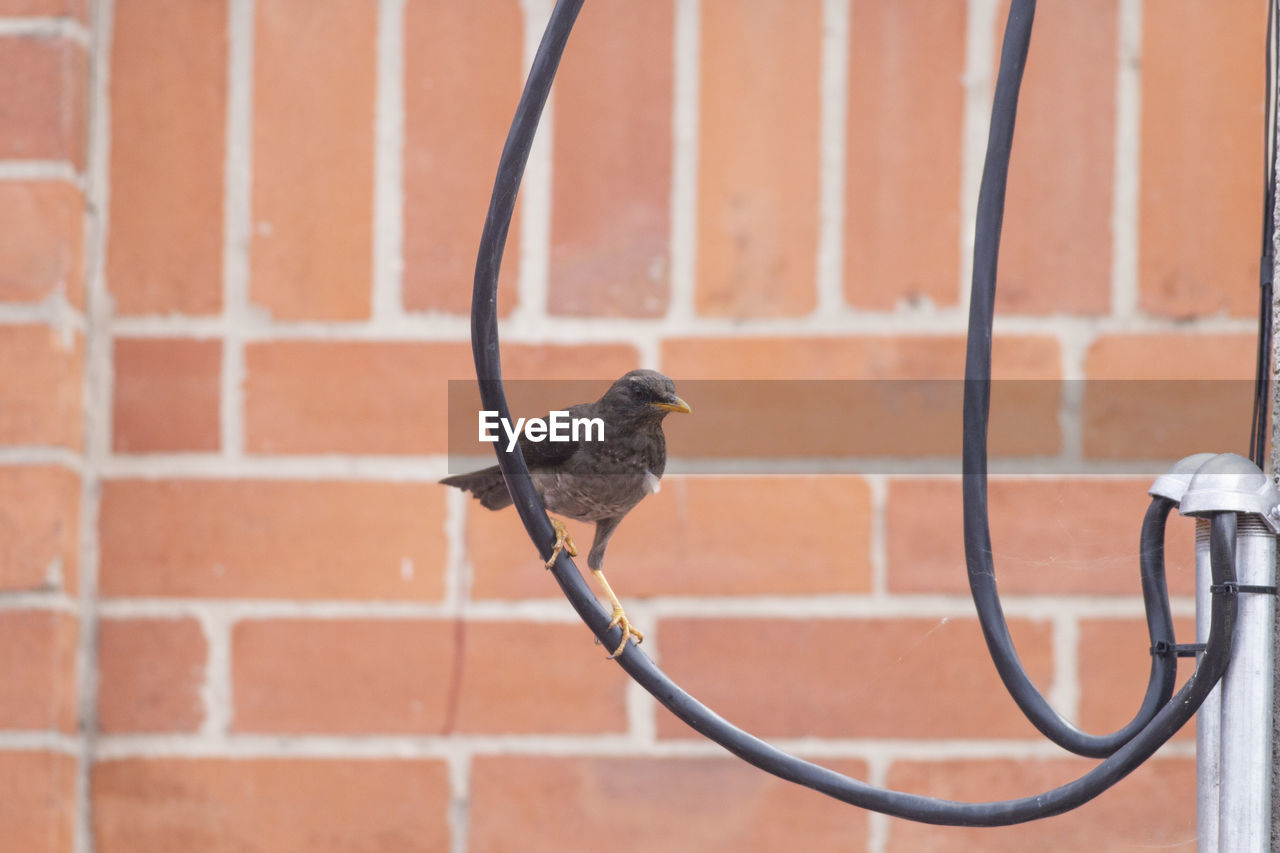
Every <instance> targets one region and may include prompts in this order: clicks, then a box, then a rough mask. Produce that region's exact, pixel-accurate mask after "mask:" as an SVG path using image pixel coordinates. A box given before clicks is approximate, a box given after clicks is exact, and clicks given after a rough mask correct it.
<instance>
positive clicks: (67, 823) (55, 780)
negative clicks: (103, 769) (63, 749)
mask: <svg viewBox="0 0 1280 853" xmlns="http://www.w3.org/2000/svg"><path fill="white" fill-rule="evenodd" d="M75 823H76V759H75V758H74V757H73V756H70V755H59V754H57V753H52V752H35V751H32V752H0V837H3V838H4V840H5V844H6V845H7V846H10V847H11V849H13V850H24V851H28V850H29V851H32V853H71V850H72V845H73V843H74V840H73V839H74V837H75Z"/></svg>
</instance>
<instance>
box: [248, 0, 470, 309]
mask: <svg viewBox="0 0 1280 853" xmlns="http://www.w3.org/2000/svg"><path fill="white" fill-rule="evenodd" d="M377 16H378V7H377V4H373V3H368V2H366V0H333V2H327V3H324V4H321V5H317V4H315V3H313V2H311V0H262V2H260V3H258V4H257V17H256V22H255V30H254V104H253V106H254V111H253V169H254V183H253V222H254V225H253V247H252V257H253V261H252V266H253V269H252V274H253V279H252V283H251V285H250V291H251V296H252V300H253V302H254V303H256V304H258V305H261V306H263V307H265V308H266V309H267V310H268V311H270V312H271V314H272V315H273V316H275V317H276V318H278V319H284V320H299V319H313V320H354V319H360V318H363V317H367V316H369V304H370V284H371V280H372V274H373V134H374V127H373V124H374V101H375V97H374V89H375V76H376V68H377V62H376V59H375V56H374V53H375V48H376V43H377ZM336 57H341V61H340V62H337V61H334V60H335V58H336ZM479 215H480V212H477V216H479Z"/></svg>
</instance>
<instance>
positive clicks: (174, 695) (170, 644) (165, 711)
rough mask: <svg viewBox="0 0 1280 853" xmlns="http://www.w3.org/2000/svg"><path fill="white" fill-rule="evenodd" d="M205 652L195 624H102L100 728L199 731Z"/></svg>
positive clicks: (146, 621) (111, 621)
mask: <svg viewBox="0 0 1280 853" xmlns="http://www.w3.org/2000/svg"><path fill="white" fill-rule="evenodd" d="M207 651H208V650H207V643H206V642H205V637H204V631H202V630H201V628H200V624H199V623H198V622H196V620H194V619H104V620H103V621H102V622H101V623H100V624H99V626H98V678H99V687H98V724H99V727H100V728H101V729H102V731H104V732H113V733H114V732H193V731H196V730H198V729H199V728H200V723H201V722H202V721H203V720H204V702H203V700H202V699H201V697H200V688H201V686H202V685H203V683H204V666H205V657H206V654H207Z"/></svg>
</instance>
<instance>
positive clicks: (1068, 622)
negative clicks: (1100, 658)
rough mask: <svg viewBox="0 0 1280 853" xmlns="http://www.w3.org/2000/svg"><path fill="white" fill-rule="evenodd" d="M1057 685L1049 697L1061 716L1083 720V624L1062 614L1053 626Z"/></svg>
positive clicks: (1052, 685) (1054, 684)
mask: <svg viewBox="0 0 1280 853" xmlns="http://www.w3.org/2000/svg"><path fill="white" fill-rule="evenodd" d="M1050 626H1051V627H1050V633H1051V637H1052V639H1051V642H1052V644H1053V681H1052V683H1051V684H1050V687H1049V690H1048V695H1047V696H1046V697H1045V698H1046V699H1048V700H1049V704H1050V705H1051V706H1053V708H1054V710H1056V711H1057V712H1058V713H1059V714H1060V715H1062V716H1063V717H1064V718H1066V719H1067V720H1070V721H1072V722H1077V721H1079V719H1080V624H1079V622H1077V621H1076V617H1075V616H1074V615H1070V614H1066V613H1060V614H1058V615H1057V616H1055V617H1054V618H1053V620H1052V621H1051V623H1050Z"/></svg>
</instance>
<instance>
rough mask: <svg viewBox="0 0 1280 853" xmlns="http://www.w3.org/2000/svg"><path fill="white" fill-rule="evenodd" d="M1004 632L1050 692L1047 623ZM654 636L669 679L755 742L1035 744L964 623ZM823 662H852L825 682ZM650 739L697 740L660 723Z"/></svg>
mask: <svg viewBox="0 0 1280 853" xmlns="http://www.w3.org/2000/svg"><path fill="white" fill-rule="evenodd" d="M1009 627H1010V631H1011V632H1012V634H1013V637H1014V641H1015V644H1016V645H1017V648H1018V654H1019V655H1020V656H1021V658H1022V663H1023V665H1024V666H1025V667H1026V669H1027V672H1028V673H1029V674H1030V675H1031V678H1032V679H1033V680H1034V681H1035V682H1036V683H1037V684H1040V685H1047V684H1048V683H1049V680H1050V675H1051V669H1052V664H1051V658H1052V654H1051V649H1050V638H1049V627H1048V625H1046V624H1043V623H1040V622H1029V621H1026V620H1018V619H1012V620H1010V622H1009ZM660 633H661V642H662V666H663V668H664V669H665V670H666V671H667V673H668V674H669V675H670V676H671V677H672V678H673V679H675V680H676V682H677V683H679V684H680V686H681V687H683V688H684V689H685V690H687V691H689V692H690V693H692V694H693V695H694V696H697V697H698V699H699V700H701V701H702V702H704V703H705V704H707V705H709V706H710V707H712V708H715V709H716V712H717V713H719V714H721V715H723V716H724V717H725V718H726V719H728V720H732V721H733V722H734V723H735V724H736V725H739V726H742V727H743V728H744V729H746V730H748V731H750V732H752V733H753V734H756V735H760V736H761V737H810V736H812V737H850V738H868V737H870V738H877V737H889V738H919V739H933V738H1035V739H1039V737H1040V736H1039V734H1038V733H1037V732H1036V731H1035V729H1033V728H1032V727H1031V725H1030V723H1028V722H1027V721H1026V720H1025V719H1023V717H1022V713H1021V712H1020V711H1019V710H1018V708H1017V706H1015V705H1014V704H1013V700H1012V699H1010V698H1009V697H1008V695H1007V694H1006V693H1005V691H1004V688H1003V687H1002V686H1001V685H1000V680H999V677H998V676H997V675H996V671H995V667H993V666H992V665H991V660H990V658H989V657H988V655H987V649H986V644H985V643H984V642H983V640H982V632H981V631H980V629H979V628H978V624H977V621H976V620H973V619H956V618H944V619H856V620H854V619H765V618H759V619H715V618H703V619H698V620H696V621H695V620H684V619H670V620H665V621H663V623H662V625H661V632H660ZM832 661H856V662H857V663H856V666H854V667H852V668H851V669H849V672H848V677H844V676H839V677H833V669H832ZM923 685H928V692H929V696H928V701H921V692H920V691H921V689H922V686H923ZM658 731H659V733H660V734H661V735H662V736H663V737H678V738H688V737H693V736H694V734H693V732H692V731H691V730H690V729H688V728H687V727H686V726H685V725H684V723H681V722H680V721H678V720H677V719H676V718H675V717H673V716H670V715H668V714H662V715H660V717H659V719H658Z"/></svg>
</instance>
